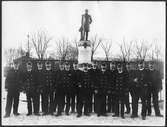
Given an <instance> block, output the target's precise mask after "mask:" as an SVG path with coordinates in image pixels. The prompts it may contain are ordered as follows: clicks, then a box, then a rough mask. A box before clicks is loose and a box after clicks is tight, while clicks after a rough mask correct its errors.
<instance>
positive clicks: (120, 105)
mask: <svg viewBox="0 0 167 127" xmlns="http://www.w3.org/2000/svg"><path fill="white" fill-rule="evenodd" d="M124 105H125V97H124V95H117V96H116V98H115V115H118V116H119V113H120V109H121V116H124Z"/></svg>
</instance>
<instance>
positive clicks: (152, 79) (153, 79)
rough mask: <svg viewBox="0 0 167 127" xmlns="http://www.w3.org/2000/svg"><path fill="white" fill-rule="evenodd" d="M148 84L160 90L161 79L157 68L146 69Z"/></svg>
mask: <svg viewBox="0 0 167 127" xmlns="http://www.w3.org/2000/svg"><path fill="white" fill-rule="evenodd" d="M147 74H148V84H149V85H150V86H151V87H153V88H155V89H157V90H161V89H162V79H161V76H160V73H159V71H157V70H152V71H151V70H148V73H147Z"/></svg>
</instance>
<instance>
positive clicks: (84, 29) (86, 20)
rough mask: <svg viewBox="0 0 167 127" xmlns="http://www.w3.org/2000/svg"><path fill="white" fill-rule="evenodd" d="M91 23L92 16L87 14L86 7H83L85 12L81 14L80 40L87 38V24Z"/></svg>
mask: <svg viewBox="0 0 167 127" xmlns="http://www.w3.org/2000/svg"><path fill="white" fill-rule="evenodd" d="M91 23H92V18H91V16H90V15H89V14H88V9H85V14H83V15H82V21H81V27H80V29H79V31H80V32H81V39H80V40H86V41H87V40H88V32H89V25H90V24H91Z"/></svg>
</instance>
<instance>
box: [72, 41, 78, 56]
mask: <svg viewBox="0 0 167 127" xmlns="http://www.w3.org/2000/svg"><path fill="white" fill-rule="evenodd" d="M72 42H73V43H74V45H75V50H76V54H77V56H78V53H79V51H78V50H79V49H78V45H79V42H78V41H77V39H76V38H75V39H74V40H73V41H72Z"/></svg>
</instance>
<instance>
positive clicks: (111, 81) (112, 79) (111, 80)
mask: <svg viewBox="0 0 167 127" xmlns="http://www.w3.org/2000/svg"><path fill="white" fill-rule="evenodd" d="M108 71H109V84H108V90H110V91H111V92H112V93H113V92H114V87H115V81H116V73H117V70H108Z"/></svg>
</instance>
